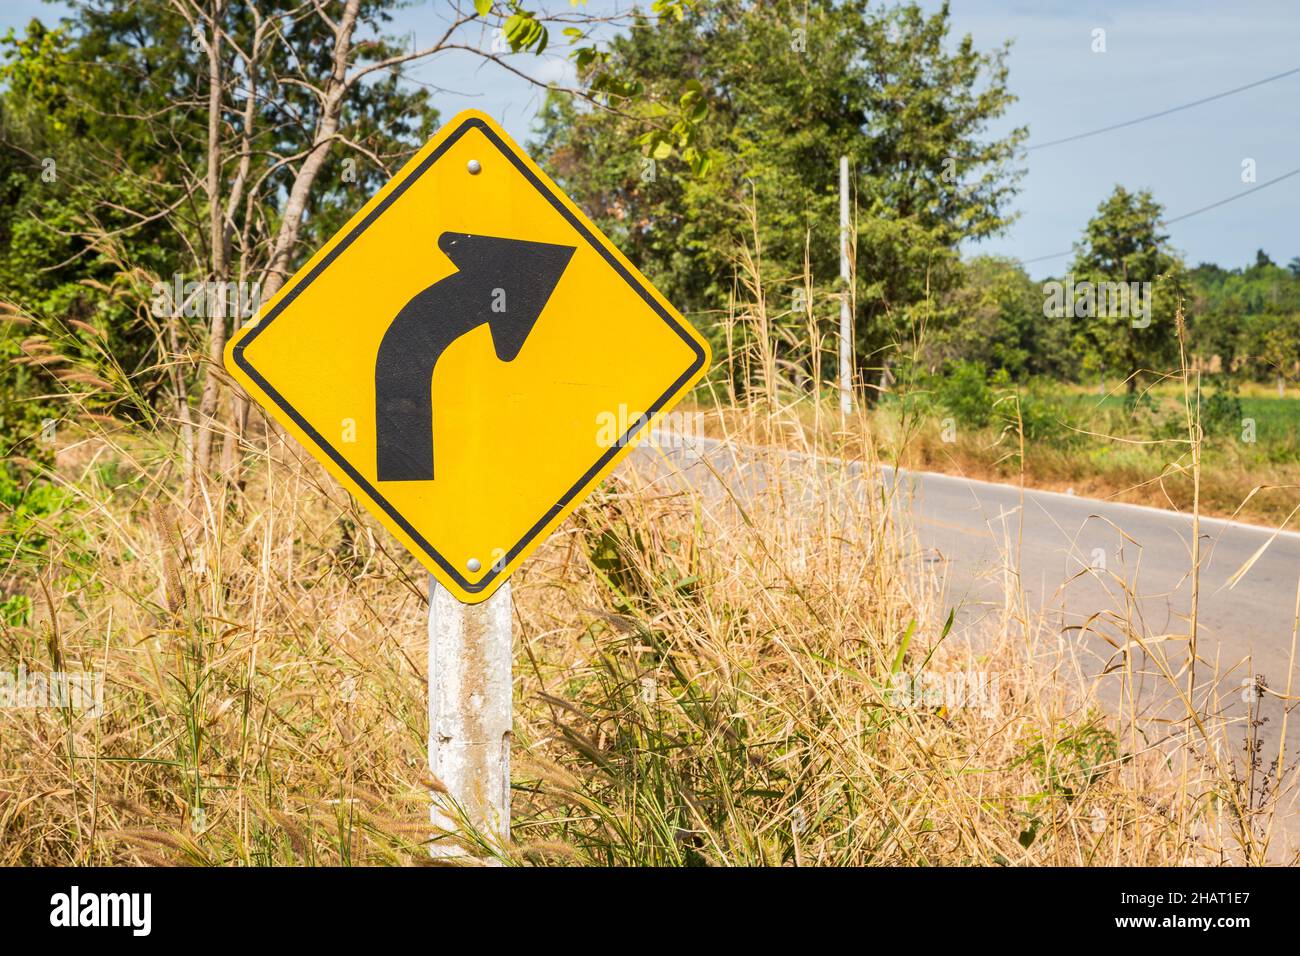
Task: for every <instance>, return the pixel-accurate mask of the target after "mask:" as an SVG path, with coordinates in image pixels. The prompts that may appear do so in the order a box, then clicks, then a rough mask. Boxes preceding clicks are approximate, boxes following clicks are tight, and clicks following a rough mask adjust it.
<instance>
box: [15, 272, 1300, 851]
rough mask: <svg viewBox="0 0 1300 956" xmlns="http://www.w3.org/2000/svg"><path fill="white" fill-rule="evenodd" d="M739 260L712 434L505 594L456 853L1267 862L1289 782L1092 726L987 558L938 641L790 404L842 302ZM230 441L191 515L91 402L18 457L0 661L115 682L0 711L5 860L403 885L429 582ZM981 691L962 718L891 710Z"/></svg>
mask: <svg viewBox="0 0 1300 956" xmlns="http://www.w3.org/2000/svg"><path fill="white" fill-rule="evenodd" d="M751 262H754V263H755V264H754V265H753V266H752V267H751V268H750V269H748V270H745V269H742V270H741V273H742V275H748V279H747V282H748V285H745V284H741V285H740V286H738V289H737V293H736V297H735V303H734V306H733V309H732V310H731V312H730V313H729V314H728V316H727V317H726V318H725V320H724V326H725V334H726V335H727V337H728V340H729V341H730V342H731V344H732V346H733V348H732V351H731V353H730V356H729V359H730V360H729V362H728V363H727V366H726V368H725V370H724V373H723V374H722V375H720V376H719V377H718V378H717V379H715V384H716V385H717V387H718V392H717V394H719V395H725V396H726V398H725V400H723V401H721V402H720V403H719V407H718V409H717V414H716V422H715V425H714V427H715V428H716V429H717V430H720V431H721V432H722V433H723V435H724V440H723V443H722V445H721V446H720V447H719V446H710V447H709V448H706V449H704V450H703V452H701V451H700V449H698V448H696V449H692V448H680V447H663V448H654V447H649V446H647V447H643V448H642V449H640V450H639V451H638V452H637V454H636V456H635V457H634V458H633V459H632V460H631V463H630V464H629V466H627V467H625V468H624V469H623V470H622V471H621V472H620V473H619V475H618V477H617V478H616V479H614V480H612V481H610V482H607V483H606V484H605V485H604V487H602V488H601V490H600V491H599V492H598V493H597V494H596V495H594V496H593V497H592V498H591V499H590V500H589V501H588V502H587V503H586V504H585V505H583V506H582V508H580V509H579V511H578V512H577V513H576V514H575V515H574V517H573V518H572V519H571V520H570V521H569V522H567V523H566V524H565V526H564V527H563V528H562V529H561V530H560V531H559V532H558V533H557V534H555V535H554V536H553V537H552V539H551V540H550V541H549V542H548V543H547V544H546V545H545V547H544V548H543V549H542V550H541V551H539V552H538V554H537V555H536V556H535V557H534V558H533V559H532V560H531V561H530V562H528V563H527V564H526V565H525V567H524V568H523V569H522V570H521V572H520V573H519V574H518V575H517V577H516V578H515V582H514V587H513V593H514V597H515V602H516V606H515V640H516V648H515V668H516V670H515V673H516V681H515V702H516V703H515V707H516V710H515V713H516V726H515V742H514V755H513V762H514V814H513V817H514V819H513V840H512V842H511V843H510V844H509V845H507V846H490V845H489V844H488V841H486V840H483V839H482V838H481V837H480V836H478V835H474V834H470V835H469V836H468V837H467V839H466V842H467V844H468V845H469V846H470V848H471V849H474V850H476V851H477V852H479V853H480V854H481V855H488V856H495V857H497V858H498V859H500V860H502V861H504V862H512V863H552V864H572V863H579V864H597V865H604V864H619V865H642V864H659V865H690V864H711V865H734V864H798V865H824V864H903V865H966V864H974V865H1048V864H1050V865H1098V864H1105V865H1130V864H1131V865H1139V864H1142V865H1150V864H1188V863H1193V864H1218V863H1224V862H1230V863H1238V862H1252V863H1258V862H1265V861H1266V860H1270V859H1276V857H1277V852H1278V850H1277V846H1278V843H1277V841H1276V839H1275V836H1274V831H1273V829H1272V824H1273V821H1272V816H1273V812H1274V809H1275V808H1276V806H1277V805H1278V801H1279V800H1280V799H1281V796H1280V793H1281V791H1282V789H1283V783H1284V781H1282V780H1281V779H1280V778H1279V779H1278V780H1277V781H1275V785H1271V786H1272V789H1270V788H1269V786H1264V787H1260V786H1259V785H1258V781H1251V782H1249V783H1243V780H1242V779H1240V778H1239V776H1238V775H1236V771H1235V769H1233V766H1232V765H1231V764H1225V763H1223V762H1221V761H1216V760H1215V759H1214V758H1213V754H1214V753H1216V749H1215V748H1216V747H1218V746H1220V745H1223V744H1224V742H1225V741H1226V739H1227V736H1226V735H1228V734H1229V733H1231V732H1232V730H1231V728H1226V727H1223V726H1219V725H1216V724H1215V723H1214V721H1213V720H1212V719H1211V718H1209V716H1208V714H1207V713H1206V712H1205V708H1201V707H1199V706H1198V705H1196V704H1189V711H1191V712H1192V713H1193V714H1195V715H1196V717H1197V719H1199V720H1200V721H1201V726H1200V733H1198V734H1192V733H1182V734H1179V735H1176V736H1172V737H1166V738H1164V739H1162V740H1161V742H1160V746H1156V745H1154V744H1152V743H1151V742H1149V740H1148V738H1145V737H1143V736H1142V735H1141V734H1140V733H1138V732H1137V727H1136V721H1135V720H1133V719H1126V717H1125V715H1124V713H1123V712H1122V711H1121V712H1119V713H1114V712H1112V711H1111V710H1108V709H1107V708H1106V707H1105V706H1103V705H1102V704H1101V703H1100V702H1099V700H1098V698H1097V695H1096V687H1095V684H1094V683H1093V682H1091V681H1090V680H1089V679H1088V678H1087V677H1086V676H1085V675H1084V673H1083V672H1082V671H1080V669H1079V668H1078V667H1077V661H1076V658H1075V648H1074V647H1073V646H1072V645H1071V644H1070V642H1069V641H1067V640H1063V639H1062V635H1060V634H1058V633H1054V632H1053V631H1051V629H1050V628H1048V627H1047V626H1046V625H1045V622H1044V621H1042V620H1038V619H1035V618H1034V616H1033V614H1032V613H1031V611H1030V610H1029V607H1028V604H1027V602H1026V601H1025V600H1024V595H1023V592H1022V590H1021V589H1020V587H1019V580H1018V569H1017V566H1016V564H1015V547H1014V542H1013V541H1008V542H1007V561H1006V568H1005V577H1004V591H1003V594H1004V601H1003V606H1002V608H1001V610H1000V612H999V613H998V614H996V615H993V616H992V617H991V618H989V619H988V620H987V622H986V624H985V625H984V626H983V627H982V629H981V630H980V631H979V632H978V633H972V632H963V633H960V634H959V633H957V629H956V628H955V627H954V620H955V618H954V613H953V611H954V609H953V608H951V607H949V606H946V605H945V604H944V603H943V602H942V600H941V597H940V596H941V594H942V590H941V588H940V586H939V585H940V582H938V581H936V580H935V577H934V572H933V569H932V567H931V566H930V565H929V564H927V562H926V560H925V556H924V555H923V553H922V552H921V550H920V549H919V548H918V547H917V545H916V539H915V536H914V534H913V533H912V530H911V529H910V528H909V522H908V517H907V508H906V502H905V501H903V500H901V499H900V497H899V496H900V495H901V491H900V490H899V489H898V488H897V487H894V486H891V485H889V484H888V483H881V482H878V481H876V480H874V478H872V476H873V475H874V474H876V467H877V465H878V463H879V458H880V449H878V448H877V447H875V445H874V444H873V443H872V442H871V441H869V440H868V441H864V440H863V436H864V435H866V436H869V431H868V429H867V426H866V422H865V420H857V421H845V420H843V419H842V418H841V417H840V415H839V413H838V411H837V410H832V409H831V407H829V406H828V407H823V406H821V404H820V403H815V404H816V406H817V410H816V413H815V415H814V417H813V424H812V426H811V427H809V424H808V419H807V417H806V416H804V415H802V413H801V412H800V411H799V407H800V406H802V405H806V404H807V402H808V398H807V391H808V385H807V381H808V380H809V379H811V380H812V381H814V382H816V381H818V378H817V376H818V374H819V373H818V371H817V370H816V369H817V352H818V350H819V349H820V348H821V347H823V345H824V344H825V342H824V341H823V340H820V339H818V338H817V333H816V330H818V329H824V328H827V327H828V326H827V325H826V323H825V322H824V321H823V320H822V317H821V313H820V311H819V310H822V309H823V308H826V307H827V306H828V305H833V303H832V302H830V300H829V299H828V298H817V297H815V296H808V297H807V301H806V302H805V308H806V310H807V314H805V315H802V316H795V317H791V316H784V317H782V316H780V315H775V314H773V313H772V311H771V310H770V309H769V307H768V304H767V303H768V302H770V301H775V298H774V297H768V296H765V295H763V294H761V293H762V289H763V282H762V281H761V280H759V279H758V278H757V266H756V262H755V260H754V259H753V257H752V254H751ZM800 281H802V283H803V284H804V286H805V287H806V288H807V289H809V290H811V289H812V288H813V284H812V282H811V277H808V276H804V277H801V279H800ZM782 319H784V320H785V321H781V320H782ZM797 328H803V329H805V330H810V331H809V332H808V334H809V335H810V336H811V337H812V340H813V341H814V342H816V344H815V345H814V346H813V347H812V348H811V350H810V349H809V348H808V346H807V345H806V342H807V341H808V339H804V340H803V342H804V343H805V344H803V345H802V346H801V345H800V341H801V340H800V338H799V336H798V335H796V334H795V332H793V331H791V330H792V329H797ZM801 349H802V351H801ZM809 363H811V364H809ZM246 439H247V442H248V444H247V446H246V447H245V448H244V449H243V451H244V455H245V465H244V471H243V473H242V478H243V482H242V484H241V483H232V482H222V481H205V482H201V483H199V484H198V486H197V490H196V493H195V494H193V495H187V494H186V492H185V486H184V483H183V480H182V470H183V469H182V465H183V462H182V460H181V459H182V453H181V452H180V451H178V450H177V448H178V445H177V443H176V441H175V433H174V430H173V427H172V426H171V425H169V424H168V423H166V422H165V421H162V420H158V421H157V422H154V423H151V424H150V426H149V427H147V428H140V427H138V426H132V425H129V424H126V423H125V422H123V421H112V420H105V419H94V418H88V417H83V418H82V419H81V423H80V425H79V426H78V428H77V429H76V431H75V432H73V433H72V434H70V435H65V436H64V438H63V439H62V447H61V449H60V454H59V456H58V464H57V465H56V466H55V467H54V468H52V469H47V470H44V471H43V472H42V471H40V470H39V469H35V470H34V472H33V473H34V474H35V479H34V480H41V481H47V482H52V483H54V484H57V485H58V486H59V487H61V488H63V489H65V490H66V493H67V495H68V504H67V507H66V510H65V511H64V512H62V513H58V514H54V515H50V516H48V517H46V518H44V519H42V522H43V527H41V529H40V530H41V532H42V533H43V534H44V535H45V536H46V537H47V538H48V542H47V543H46V544H45V545H44V546H43V547H42V549H41V550H40V552H39V558H37V559H27V560H24V562H22V563H20V564H15V565H14V566H12V567H10V568H8V569H7V571H6V573H7V575H8V577H7V578H6V589H7V590H10V591H21V592H22V593H25V594H27V595H29V596H30V597H31V598H32V599H33V601H34V604H35V611H34V614H33V615H32V617H31V619H30V621H28V622H27V623H23V624H7V625H5V626H4V629H3V633H0V662H3V664H4V666H6V667H8V668H10V669H12V668H14V667H16V666H18V665H19V664H20V663H21V664H22V665H23V666H24V667H25V668H26V669H27V671H29V672H37V671H51V670H79V669H88V670H89V669H93V670H94V671H96V672H98V673H100V674H102V675H104V677H105V678H106V681H107V688H106V695H105V711H104V713H103V714H102V715H101V716H99V717H98V718H92V717H89V716H87V715H85V714H79V713H77V712H76V711H75V710H73V709H72V708H61V709H53V710H51V709H45V710H13V709H10V710H4V711H0V834H2V838H0V862H4V863H6V864H68V863H71V864H152V863H159V864H161V863H201V864H209V863H210V864H246V865H247V864H273V865H281V864H326V863H328V864H418V863H427V862H429V857H428V854H427V843H428V841H429V840H430V839H431V837H432V836H433V835H432V834H431V833H430V832H429V823H428V803H429V790H430V788H431V787H437V786H438V783H437V781H434V780H431V779H430V777H429V774H428V771H427V768H426V754H425V747H426V733H427V716H426V689H427V688H426V675H425V673H424V661H425V651H426V646H425V645H426V635H425V614H426V600H425V585H424V576H423V574H422V573H420V572H419V570H418V566H417V565H416V563H415V562H414V561H413V560H412V559H410V558H409V557H408V556H406V555H405V554H403V553H401V552H400V550H399V549H397V548H396V547H395V545H394V544H393V542H392V541H391V540H389V539H388V538H387V537H386V536H385V533H384V532H383V531H382V530H379V529H377V527H376V526H375V525H374V524H373V523H372V522H371V521H370V520H369V519H368V517H367V516H365V515H364V514H362V513H361V512H360V511H359V510H358V508H357V506H356V504H355V503H354V502H352V501H351V500H350V499H349V498H348V497H347V496H346V495H345V494H344V493H343V492H341V491H340V490H339V489H338V488H337V487H335V486H334V485H333V483H332V482H331V481H330V480H329V479H328V477H327V476H325V475H324V474H323V472H322V471H321V470H320V469H319V468H318V467H317V466H316V465H315V464H314V463H313V462H311V461H310V460H309V459H308V458H307V457H306V456H305V455H304V454H303V453H302V452H301V451H300V450H299V449H297V448H295V447H294V446H292V445H291V444H289V443H286V442H285V441H284V440H283V439H282V438H281V437H280V435H279V434H278V433H277V432H276V431H274V430H273V429H268V428H263V429H252V430H250V432H248V433H247V435H246ZM888 451H889V454H890V456H891V457H892V456H893V455H894V454H896V451H897V450H896V449H894V450H888ZM733 455H734V456H735V457H734V458H733V457H732V456H733ZM1022 457H1023V450H1022ZM1179 673H1180V672H1174V671H1171V679H1173V680H1174V682H1175V684H1177V683H1178V682H1179V680H1180V678H1179ZM927 675H930V676H927ZM971 675H975V679H976V681H977V682H982V685H981V686H983V687H984V688H985V690H986V693H984V694H983V695H982V696H979V695H976V696H978V697H979V699H978V700H974V701H969V700H968V701H965V702H963V701H962V700H958V699H955V698H954V697H953V695H951V694H948V695H946V696H945V695H940V696H938V697H935V698H932V697H930V696H928V695H927V694H921V695H919V696H917V695H909V694H906V693H903V694H900V692H899V688H900V687H912V686H914V685H917V684H920V685H923V686H926V687H933V686H937V683H935V681H939V682H945V686H954V685H953V681H954V680H956V679H957V678H958V677H959V676H960V677H961V678H962V679H965V680H967V681H968V682H969V679H970V677H971ZM1184 679H1185V678H1184ZM972 704H973V705H972ZM1171 748H1173V749H1171Z"/></svg>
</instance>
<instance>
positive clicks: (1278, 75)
mask: <svg viewBox="0 0 1300 956" xmlns="http://www.w3.org/2000/svg"><path fill="white" fill-rule="evenodd" d="M1296 73H1300V66H1297V67H1294V68H1292V69H1290V70H1286V71H1284V72H1282V73H1276V74H1274V75H1273V76H1266V77H1265V78H1264V79H1262V80H1256V81H1255V82H1254V83H1247V84H1246V85H1245V86H1238V87H1236V88H1234V89H1231V90H1224V91H1223V92H1222V93H1215V94H1214V95H1213V96H1207V97H1204V98H1203V99H1199V100H1193V101H1192V102H1190V103H1184V104H1182V105H1181V106H1172V107H1170V108H1169V109H1167V110H1161V111H1160V112H1158V113H1149V114H1147V115H1146V116H1139V117H1138V118H1137V119H1131V120H1125V121H1124V122H1123V123H1115V124H1113V125H1111V126H1103V127H1101V128H1100V129H1090V130H1088V131H1087V132H1086V133H1075V134H1074V135H1073V136H1065V137H1062V138H1061V139H1053V140H1049V141H1048V142H1046V143H1039V144H1038V145H1036V146H1028V147H1026V148H1025V151H1026V152H1033V151H1034V150H1036V149H1046V148H1047V147H1049V146H1059V145H1061V144H1062V143H1072V142H1074V141H1075V140H1077V139H1086V138H1087V137H1089V136H1099V135H1101V134H1102V133H1109V132H1111V131H1112V130H1117V129H1123V128H1124V127H1126V126H1135V125H1137V124H1138V123H1145V122H1146V121H1147V120H1153V119H1159V118H1160V117H1161V116H1168V115H1169V114H1170V113H1177V112H1179V111H1180V110H1189V109H1191V108H1192V107H1193V106H1201V105H1202V104H1205V103H1211V102H1213V101H1214V100H1221V99H1223V98H1224V97H1225V96H1232V95H1233V94H1234V93H1241V92H1243V91H1245V90H1250V89H1254V88H1255V87H1257V86H1263V85H1264V84H1265V83H1272V82H1273V81H1274V80H1280V79H1283V78H1284V77H1288V76H1292V75H1294V74H1296Z"/></svg>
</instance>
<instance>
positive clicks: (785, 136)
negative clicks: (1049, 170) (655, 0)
mask: <svg viewBox="0 0 1300 956" xmlns="http://www.w3.org/2000/svg"><path fill="white" fill-rule="evenodd" d="M1005 54H1006V49H1005V48H999V49H995V50H993V51H991V52H981V51H979V50H977V49H976V48H975V45H974V43H973V41H972V40H971V38H970V37H969V36H967V37H963V38H960V39H955V38H953V37H952V36H951V35H950V23H949V15H948V9H947V7H946V5H945V6H943V7H940V9H939V10H937V11H936V12H934V13H933V14H925V13H923V12H922V11H921V9H920V8H919V6H918V5H916V4H915V3H904V4H902V5H900V6H897V7H893V8H876V7H875V6H874V5H872V6H870V7H869V5H868V3H867V2H865V0H808V2H804V0H771V2H763V3H757V2H744V0H719V2H716V3H712V4H709V5H707V6H701V7H699V8H698V9H696V10H695V11H693V12H691V13H689V14H687V15H686V16H684V17H683V18H682V20H681V21H680V22H677V23H674V24H673V25H672V26H670V27H669V28H667V29H663V30H660V31H657V32H650V31H644V30H636V29H634V30H631V31H629V32H628V33H627V34H626V35H625V36H622V37H620V38H619V39H618V40H617V41H615V42H614V43H613V44H612V46H611V50H610V57H611V62H612V63H614V64H617V65H618V66H619V67H620V68H622V69H623V70H625V71H626V73H627V74H629V75H633V76H635V77H637V79H638V81H639V82H641V83H643V84H644V85H645V87H646V89H647V90H650V91H655V90H660V91H664V90H677V89H679V88H680V86H681V84H682V82H683V80H685V81H686V82H687V83H690V84H695V86H696V88H698V89H699V90H700V91H701V93H702V97H701V98H700V99H699V100H697V101H694V102H695V103H696V109H697V111H698V114H699V127H698V138H697V140H696V141H695V144H694V145H695V146H696V148H697V149H698V150H699V151H700V153H701V154H702V155H704V156H705V157H706V158H707V159H706V162H705V167H706V171H705V173H704V174H703V175H699V173H698V170H694V169H691V168H689V167H688V166H687V165H686V164H682V163H676V162H672V161H670V160H669V159H668V158H667V157H666V155H665V152H664V150H663V143H662V141H660V140H657V139H655V138H654V137H653V136H650V137H644V136H643V137H641V138H640V139H639V140H638V138H637V136H636V135H635V134H636V131H637V125H636V118H635V117H629V116H627V115H624V114H621V113H618V112H610V111H607V110H600V109H588V108H580V107H579V106H578V105H575V104H574V103H573V102H571V101H568V102H566V101H561V100H558V99H553V100H552V101H551V102H549V103H548V104H547V106H546V109H545V111H544V112H543V114H542V116H541V118H540V133H541V145H542V149H543V153H544V155H545V157H546V160H545V161H546V163H547V165H548V166H549V167H550V170H551V171H552V172H553V173H554V174H555V175H556V177H557V178H558V179H559V180H560V181H561V182H562V183H563V185H564V186H565V188H566V189H567V190H568V191H569V192H570V193H571V194H572V195H573V196H574V197H575V198H576V199H577V201H578V202H579V203H580V204H581V205H583V207H584V208H585V209H586V210H587V212H588V213H590V214H591V215H592V216H593V217H594V218H595V219H596V221H597V222H598V223H599V224H600V226H601V228H602V229H605V230H607V231H608V232H609V233H610V234H611V235H612V236H614V237H616V241H617V242H618V244H619V245H620V246H621V247H622V248H623V249H625V250H626V251H627V253H628V255H629V257H630V258H631V259H632V260H633V262H635V263H637V265H638V266H640V267H641V268H642V269H643V270H645V271H646V272H647V273H648V274H649V275H650V276H651V278H652V279H653V280H654V281H655V282H656V283H657V284H659V285H660V286H661V288H663V290H664V291H665V293H666V294H667V295H668V296H669V297H670V298H671V299H672V300H673V301H674V302H675V303H677V304H678V305H679V306H680V307H682V308H683V309H685V310H687V311H704V310H714V309H723V308H725V307H726V305H727V303H728V299H729V297H730V296H731V294H732V292H733V289H734V288H735V287H736V281H737V280H736V273H737V267H736V263H737V260H738V259H740V258H741V257H742V256H743V257H745V258H747V259H748V260H749V261H751V262H752V263H753V264H754V266H755V268H757V269H758V270H759V271H760V273H761V274H760V276H759V278H760V279H761V285H762V287H763V288H767V289H770V290H771V292H772V293H773V296H774V301H775V297H776V296H778V295H779V298H780V300H781V301H782V302H788V301H790V299H789V298H788V296H790V295H791V294H792V293H793V292H794V289H795V287H796V286H800V285H802V281H803V280H802V279H801V278H799V277H800V276H801V275H802V274H803V272H804V266H805V261H806V262H807V264H808V266H809V268H810V270H811V272H812V275H813V277H814V281H815V283H817V285H816V287H815V289H814V293H815V294H816V293H818V292H820V293H822V301H824V302H828V303H829V304H830V308H829V309H827V311H828V312H832V311H833V310H834V308H835V306H834V304H833V297H834V296H835V295H836V293H837V292H838V288H837V286H836V284H835V279H834V277H835V276H837V275H838V258H839V226H838V205H837V189H838V159H839V157H840V156H841V155H847V156H849V157H850V159H851V162H852V168H853V181H854V189H855V191H856V200H857V208H858V210H859V213H858V221H857V235H856V242H857V256H856V286H855V289H854V292H855V297H856V303H857V315H856V322H857V330H856V341H857V349H858V361H859V363H860V364H867V363H868V362H870V361H871V359H870V357H871V356H872V355H874V354H876V353H877V351H878V350H880V349H881V348H882V347H885V346H888V345H890V344H891V343H892V342H894V341H896V340H897V339H898V338H899V337H900V336H901V335H903V334H904V333H905V331H906V330H907V329H908V328H909V327H910V325H911V324H912V323H914V322H915V321H916V320H917V319H918V316H919V315H920V314H921V313H922V312H924V311H925V307H926V303H927V302H928V303H930V305H931V306H932V305H933V303H934V302H935V301H937V299H938V297H939V296H940V295H941V294H942V293H943V292H944V291H945V290H947V289H949V288H951V287H952V286H953V285H954V284H955V283H956V282H957V281H958V279H959V276H960V269H959V256H958V254H957V247H958V244H959V243H960V242H962V241H963V240H966V239H972V238H973V239H977V240H978V239H980V238H984V237H986V236H990V235H993V234H995V233H997V232H998V231H999V230H1001V229H1003V228H1004V227H1005V226H1006V225H1007V223H1008V222H1009V220H1010V217H1009V213H1008V211H1007V205H1008V203H1009V201H1010V199H1011V197H1012V196H1013V194H1014V192H1015V183H1016V179H1017V174H1016V173H1015V172H1014V170H1013V169H1012V162H1013V154H1014V151H1015V147H1016V145H1017V144H1018V143H1019V142H1020V141H1021V139H1022V138H1023V135H1024V131H1023V130H1013V131H1010V132H1008V133H1005V134H1003V135H1000V136H991V135H989V134H988V132H987V126H988V124H989V123H990V121H992V120H994V119H996V118H998V117H1000V116H1001V115H1002V114H1003V112H1004V110H1005V109H1006V106H1007V104H1008V103H1010V102H1011V99H1012V97H1011V94H1010V93H1009V92H1008V91H1007V88H1006V79H1007V71H1006V66H1005ZM660 98H661V99H662V98H663V97H660ZM773 311H774V312H785V311H786V310H785V309H784V308H779V309H773ZM798 311H799V310H797V309H795V310H790V312H789V313H788V314H787V318H786V321H787V322H789V323H791V324H792V325H794V324H799V325H802V324H803V323H804V322H805V319H804V317H802V316H801V315H799V314H795V313H797V312H798ZM829 364H830V363H829V362H828V368H829Z"/></svg>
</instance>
